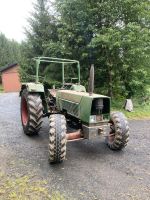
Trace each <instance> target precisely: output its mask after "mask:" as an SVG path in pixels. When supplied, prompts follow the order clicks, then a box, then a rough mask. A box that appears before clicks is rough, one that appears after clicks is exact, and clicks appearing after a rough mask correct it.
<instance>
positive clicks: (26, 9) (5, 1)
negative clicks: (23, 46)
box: [0, 0, 35, 42]
mask: <svg viewBox="0 0 150 200" xmlns="http://www.w3.org/2000/svg"><path fill="white" fill-rule="evenodd" d="M34 1H35V0H0V32H2V33H4V34H5V36H6V37H7V38H9V39H15V40H17V41H18V42H21V40H24V39H25V35H24V29H23V27H25V26H26V25H27V20H26V19H27V18H28V17H29V16H30V11H31V10H32V2H34Z"/></svg>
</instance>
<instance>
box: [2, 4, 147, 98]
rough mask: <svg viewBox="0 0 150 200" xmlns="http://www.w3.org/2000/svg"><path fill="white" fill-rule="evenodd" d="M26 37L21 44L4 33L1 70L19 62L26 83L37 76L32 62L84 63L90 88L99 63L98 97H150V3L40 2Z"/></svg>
mask: <svg viewBox="0 0 150 200" xmlns="http://www.w3.org/2000/svg"><path fill="white" fill-rule="evenodd" d="M25 34H26V40H25V41H22V42H21V43H17V42H16V41H14V40H9V39H7V38H6V37H5V35H4V34H3V33H1V34H0V67H2V66H4V65H7V64H9V63H13V62H18V63H19V64H20V66H21V77H22V80H23V81H30V76H29V74H30V75H31V74H33V75H34V67H33V64H32V63H31V62H30V61H31V58H33V57H35V56H36V57H37V56H49V57H60V58H69V59H76V60H79V61H80V63H81V80H82V84H83V85H86V86H87V85H88V83H87V80H88V76H89V68H90V65H91V64H94V66H95V92H98V93H101V94H105V95H108V96H110V97H112V98H113V99H125V98H137V99H141V98H143V99H144V98H147V96H150V1H149V0H142V1H139V0H105V1H103V0H95V1H91V0H84V1H82V0H55V1H49V0H36V2H35V3H34V4H33V12H32V13H31V14H30V15H29V16H28V26H27V27H25ZM46 73H47V72H45V75H46ZM58 73H61V72H60V71H58ZM46 77H47V78H46V79H45V81H46V82H48V83H50V82H51V81H54V80H51V78H49V77H48V76H46Z"/></svg>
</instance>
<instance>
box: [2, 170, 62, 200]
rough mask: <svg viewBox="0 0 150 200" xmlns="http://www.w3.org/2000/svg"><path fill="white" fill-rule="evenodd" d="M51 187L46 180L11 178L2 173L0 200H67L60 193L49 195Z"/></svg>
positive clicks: (23, 177) (25, 177) (22, 177)
mask: <svg viewBox="0 0 150 200" xmlns="http://www.w3.org/2000/svg"><path fill="white" fill-rule="evenodd" d="M48 188H49V185H48V183H47V182H46V181H44V180H42V181H41V180H40V181H39V180H34V179H33V178H32V177H28V176H21V177H18V176H16V177H15V176H14V177H10V176H8V175H6V174H4V173H2V172H1V171H0V199H7V200H27V199H30V200H40V199H44V200H65V198H64V196H63V195H61V194H60V193H59V192H52V193H51V194H50V193H49V190H48Z"/></svg>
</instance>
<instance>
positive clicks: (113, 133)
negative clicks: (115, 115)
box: [108, 121, 115, 143]
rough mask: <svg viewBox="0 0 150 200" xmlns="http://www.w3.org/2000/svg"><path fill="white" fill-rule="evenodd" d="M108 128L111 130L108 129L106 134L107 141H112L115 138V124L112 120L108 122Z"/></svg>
mask: <svg viewBox="0 0 150 200" xmlns="http://www.w3.org/2000/svg"><path fill="white" fill-rule="evenodd" d="M110 129H111V130H110V132H109V135H108V142H109V143H113V142H114V140H115V125H114V123H113V122H112V121H111V122H110Z"/></svg>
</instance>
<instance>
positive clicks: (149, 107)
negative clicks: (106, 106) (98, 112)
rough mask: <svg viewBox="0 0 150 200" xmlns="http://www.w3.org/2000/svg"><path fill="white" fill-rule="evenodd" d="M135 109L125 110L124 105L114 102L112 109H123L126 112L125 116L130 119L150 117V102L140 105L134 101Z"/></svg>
mask: <svg viewBox="0 0 150 200" xmlns="http://www.w3.org/2000/svg"><path fill="white" fill-rule="evenodd" d="M133 106H134V107H133V111H132V112H128V111H125V110H124V109H123V108H122V107H123V104H121V103H113V104H112V110H113V111H121V112H123V113H124V114H125V116H126V117H127V118H129V119H150V104H148V103H147V104H145V105H142V104H141V105H140V104H138V103H136V102H135V103H134V101H133Z"/></svg>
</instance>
